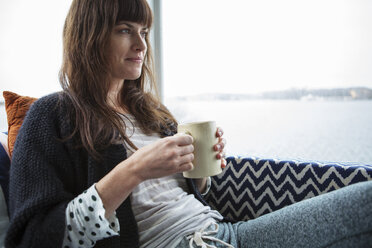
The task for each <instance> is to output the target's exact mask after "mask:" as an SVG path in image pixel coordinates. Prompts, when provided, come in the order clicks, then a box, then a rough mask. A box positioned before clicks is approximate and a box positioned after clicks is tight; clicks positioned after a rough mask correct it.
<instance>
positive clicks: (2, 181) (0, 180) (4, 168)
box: [0, 145, 10, 203]
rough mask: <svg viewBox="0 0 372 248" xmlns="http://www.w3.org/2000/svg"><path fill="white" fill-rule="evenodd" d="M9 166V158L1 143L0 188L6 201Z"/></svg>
mask: <svg viewBox="0 0 372 248" xmlns="http://www.w3.org/2000/svg"><path fill="white" fill-rule="evenodd" d="M9 168H10V159H9V157H8V154H7V152H6V151H5V149H4V147H3V145H0V188H1V189H2V193H4V199H5V201H6V203H8V196H9Z"/></svg>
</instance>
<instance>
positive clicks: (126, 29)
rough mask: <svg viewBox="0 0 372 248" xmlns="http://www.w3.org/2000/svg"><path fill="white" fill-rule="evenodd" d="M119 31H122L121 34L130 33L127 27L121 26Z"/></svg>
mask: <svg viewBox="0 0 372 248" xmlns="http://www.w3.org/2000/svg"><path fill="white" fill-rule="evenodd" d="M119 33H122V34H129V33H130V30H129V29H128V28H123V29H120V30H119Z"/></svg>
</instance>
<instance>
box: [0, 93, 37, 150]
mask: <svg viewBox="0 0 372 248" xmlns="http://www.w3.org/2000/svg"><path fill="white" fill-rule="evenodd" d="M3 96H4V100H5V110H6V114H7V118H8V148H9V155H10V157H12V153H13V148H14V143H15V141H16V138H17V134H18V131H19V129H20V128H21V125H22V123H23V119H24V118H25V116H26V113H27V111H28V109H29V108H30V106H31V104H32V103H33V102H34V101H36V100H37V98H33V97H28V96H20V95H17V94H16V93H13V92H10V91H4V92H3Z"/></svg>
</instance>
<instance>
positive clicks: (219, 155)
mask: <svg viewBox="0 0 372 248" xmlns="http://www.w3.org/2000/svg"><path fill="white" fill-rule="evenodd" d="M225 157H226V153H225V151H223V152H220V153H218V154H217V155H216V158H217V159H223V158H225Z"/></svg>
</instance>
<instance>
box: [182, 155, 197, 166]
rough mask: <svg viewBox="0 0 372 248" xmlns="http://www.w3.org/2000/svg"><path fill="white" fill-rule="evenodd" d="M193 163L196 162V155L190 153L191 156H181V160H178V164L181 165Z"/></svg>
mask: <svg viewBox="0 0 372 248" xmlns="http://www.w3.org/2000/svg"><path fill="white" fill-rule="evenodd" d="M192 161H194V154H193V153H189V154H186V155H183V156H180V157H179V160H178V164H181V165H182V164H187V163H191V162H192Z"/></svg>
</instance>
